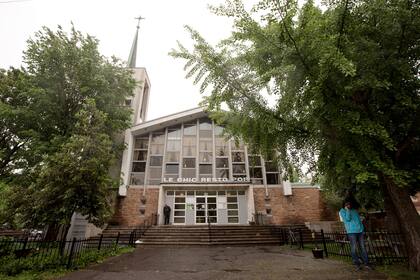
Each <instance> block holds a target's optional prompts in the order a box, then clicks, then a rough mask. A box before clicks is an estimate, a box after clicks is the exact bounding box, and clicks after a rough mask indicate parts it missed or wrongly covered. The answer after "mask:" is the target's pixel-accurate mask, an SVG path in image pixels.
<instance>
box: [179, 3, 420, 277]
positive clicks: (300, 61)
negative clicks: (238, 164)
mask: <svg viewBox="0 0 420 280" xmlns="http://www.w3.org/2000/svg"><path fill="white" fill-rule="evenodd" d="M213 11H214V12H216V13H217V14H219V15H224V16H228V17H232V18H233V20H234V31H233V32H232V36H231V37H230V38H228V39H226V40H224V41H222V42H221V43H220V44H219V45H218V46H217V47H212V46H211V45H209V44H208V43H207V42H206V41H205V40H204V38H202V37H201V35H200V34H199V33H198V32H197V31H195V30H193V29H192V28H190V27H187V29H188V30H189V32H190V33H191V36H192V39H193V41H194V49H193V51H189V50H188V49H187V48H185V47H184V46H183V45H181V44H179V47H178V49H176V50H172V52H171V55H172V56H174V57H176V58H182V59H185V60H186V66H185V68H186V70H188V74H187V77H193V76H195V80H194V82H195V83H200V82H201V90H202V92H204V91H205V90H206V88H207V87H208V86H209V85H211V86H212V89H211V91H210V94H209V95H207V96H206V97H205V99H204V101H203V106H205V107H206V108H207V110H209V111H210V112H211V114H212V116H213V118H215V119H216V120H217V121H219V122H225V123H227V129H228V131H229V132H230V133H231V134H232V135H236V136H240V137H242V138H243V139H245V141H246V142H247V143H248V144H249V145H251V146H252V147H253V148H254V149H256V150H259V151H261V152H262V153H263V154H268V151H269V150H271V149H273V148H274V149H276V150H277V151H278V152H279V162H280V163H281V164H282V166H283V168H284V170H285V171H287V170H288V168H287V167H288V166H290V165H302V163H304V162H305V163H306V164H308V165H309V170H310V171H313V172H316V174H317V175H318V177H319V176H322V178H323V182H324V184H325V185H326V186H328V187H329V188H330V189H333V190H336V191H342V190H343V189H344V190H347V189H350V188H353V189H355V190H357V192H359V193H360V192H364V194H366V196H372V197H373V196H377V195H378V194H380V195H381V196H382V197H383V198H384V199H383V200H384V201H385V203H386V205H385V207H387V208H391V209H394V211H395V214H396V216H397V217H398V221H399V223H400V227H401V230H402V232H403V233H404V236H405V240H406V243H407V248H408V249H409V263H410V267H411V268H412V269H413V270H417V271H418V270H420V218H419V216H418V214H417V212H416V211H415V208H414V206H413V204H412V203H411V200H410V196H409V195H410V194H412V193H413V192H415V191H418V190H419V186H420V184H419V183H420V176H419V175H420V142H419V141H420V137H419V136H420V116H419V112H420V94H419V88H420V87H419V86H420V81H419V70H418V69H419V61H420V60H419V56H420V48H419V42H420V34H419V33H418V30H420V17H419V14H420V6H419V2H418V1H412V0H408V1H407V0H405V1H402V0H374V1H359V0H338V1H327V2H326V3H325V5H324V6H323V7H322V9H321V8H319V7H317V6H316V5H314V3H313V1H308V2H306V3H305V4H304V5H303V6H302V7H299V6H298V4H297V1H287V0H285V1H279V0H264V1H260V2H259V3H258V4H257V5H256V6H255V7H254V8H253V10H252V11H251V12H248V11H246V10H245V8H244V6H243V4H242V3H241V1H239V0H233V1H227V2H226V4H225V5H223V6H220V7H216V8H213ZM258 17H259V19H257V18H258ZM264 91H265V92H266V93H268V94H272V95H275V96H276V97H277V101H276V103H275V104H274V106H272V105H270V104H268V103H267V101H266V100H265V99H264V97H263V95H262V94H261V93H262V92H264ZM224 107H227V108H228V109H227V110H222V108H224Z"/></svg>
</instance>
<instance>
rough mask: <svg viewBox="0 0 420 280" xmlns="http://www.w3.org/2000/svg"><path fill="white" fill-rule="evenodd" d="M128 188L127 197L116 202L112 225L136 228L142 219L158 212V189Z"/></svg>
mask: <svg viewBox="0 0 420 280" xmlns="http://www.w3.org/2000/svg"><path fill="white" fill-rule="evenodd" d="M143 192H144V190H143V188H128V190H127V196H125V197H119V198H118V199H117V202H116V207H115V214H114V217H113V219H112V223H114V224H119V225H122V226H138V225H140V224H141V223H143V221H144V219H145V218H147V217H150V216H151V215H152V214H156V213H157V211H158V199H159V189H157V188H153V189H146V193H145V195H143Z"/></svg>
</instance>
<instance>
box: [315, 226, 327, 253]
mask: <svg viewBox="0 0 420 280" xmlns="http://www.w3.org/2000/svg"><path fill="white" fill-rule="evenodd" d="M315 238H316V236H315ZM321 238H322V245H323V246H324V252H325V257H326V258H328V250H327V242H325V235H324V230H323V229H321Z"/></svg>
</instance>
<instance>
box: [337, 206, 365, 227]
mask: <svg viewBox="0 0 420 280" xmlns="http://www.w3.org/2000/svg"><path fill="white" fill-rule="evenodd" d="M339 213H340V217H341V219H342V220H343V222H344V227H345V228H346V232H347V233H361V232H363V229H364V228H363V224H362V221H361V220H360V216H359V213H358V212H357V211H356V210H354V209H344V208H341V210H340V212H339Z"/></svg>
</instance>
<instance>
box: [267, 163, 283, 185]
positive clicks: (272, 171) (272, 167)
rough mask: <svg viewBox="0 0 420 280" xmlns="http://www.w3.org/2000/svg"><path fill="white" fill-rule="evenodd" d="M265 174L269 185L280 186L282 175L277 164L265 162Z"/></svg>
mask: <svg viewBox="0 0 420 280" xmlns="http://www.w3.org/2000/svg"><path fill="white" fill-rule="evenodd" d="M265 173H266V179H267V184H270V185H278V184H280V174H279V168H278V166H277V164H276V163H275V162H273V161H265Z"/></svg>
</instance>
